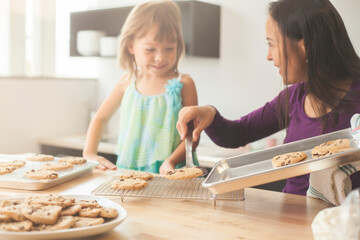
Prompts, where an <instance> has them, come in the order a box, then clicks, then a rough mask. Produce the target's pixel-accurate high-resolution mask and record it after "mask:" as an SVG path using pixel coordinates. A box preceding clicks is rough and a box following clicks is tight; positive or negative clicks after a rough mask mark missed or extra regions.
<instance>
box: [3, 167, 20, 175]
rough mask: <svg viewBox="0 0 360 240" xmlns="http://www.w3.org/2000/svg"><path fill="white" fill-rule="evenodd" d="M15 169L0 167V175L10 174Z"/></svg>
mask: <svg viewBox="0 0 360 240" xmlns="http://www.w3.org/2000/svg"><path fill="white" fill-rule="evenodd" d="M16 169H17V167H0V175H4V174H7V173H11V172H13V171H14V170H16Z"/></svg>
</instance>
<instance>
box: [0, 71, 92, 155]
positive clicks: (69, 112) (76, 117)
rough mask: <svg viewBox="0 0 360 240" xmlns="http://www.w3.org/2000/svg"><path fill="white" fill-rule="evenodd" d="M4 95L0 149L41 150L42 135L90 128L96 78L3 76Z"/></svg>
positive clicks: (1, 88)
mask: <svg viewBox="0 0 360 240" xmlns="http://www.w3.org/2000/svg"><path fill="white" fill-rule="evenodd" d="M0 99H1V101H0V116H1V117H0V153H8V154H10V153H24V152H39V150H40V149H39V146H38V144H37V139H39V138H44V137H56V136H72V135H77V134H84V133H85V132H86V129H87V126H88V124H89V116H90V110H91V109H92V108H93V107H94V104H95V99H96V81H95V80H89V79H37V78H27V79H24V78H1V79H0Z"/></svg>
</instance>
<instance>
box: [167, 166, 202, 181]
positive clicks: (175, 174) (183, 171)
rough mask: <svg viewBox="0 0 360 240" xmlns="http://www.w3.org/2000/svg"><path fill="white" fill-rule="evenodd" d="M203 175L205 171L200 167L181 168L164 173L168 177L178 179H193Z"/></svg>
mask: <svg viewBox="0 0 360 240" xmlns="http://www.w3.org/2000/svg"><path fill="white" fill-rule="evenodd" d="M202 175H203V171H202V170H201V169H200V168H196V167H192V168H180V169H174V170H170V171H167V172H166V173H165V175H164V177H165V178H167V179H172V180H178V179H192V178H196V177H200V176H202Z"/></svg>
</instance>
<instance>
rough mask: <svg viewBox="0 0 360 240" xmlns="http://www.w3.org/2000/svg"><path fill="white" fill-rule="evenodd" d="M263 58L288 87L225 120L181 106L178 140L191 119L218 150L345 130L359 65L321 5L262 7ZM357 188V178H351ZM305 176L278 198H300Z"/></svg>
mask: <svg viewBox="0 0 360 240" xmlns="http://www.w3.org/2000/svg"><path fill="white" fill-rule="evenodd" d="M266 38H267V41H268V45H269V49H268V54H267V59H268V60H269V61H273V62H274V65H275V66H276V67H277V68H279V73H280V75H281V76H282V78H283V82H284V84H285V85H286V86H287V87H286V88H285V89H284V90H283V91H282V92H280V94H279V95H278V96H277V97H276V98H275V99H273V100H272V101H270V102H268V103H266V104H265V105H264V106H263V107H261V108H259V109H257V110H255V111H253V112H251V113H250V114H248V115H246V116H244V117H242V118H241V119H239V120H235V121H230V120H227V119H225V118H224V117H222V116H221V115H220V113H219V112H218V111H217V110H216V108H215V107H213V106H194V107H185V108H183V109H182V110H181V111H180V113H179V120H178V123H177V129H178V131H179V133H180V136H181V138H182V139H184V137H185V135H186V131H187V126H186V124H187V123H188V122H189V121H191V120H194V123H195V129H194V131H193V139H194V141H196V140H197V139H198V137H199V136H200V133H201V131H202V130H205V131H206V133H207V134H208V135H209V137H210V138H211V139H212V140H213V141H214V142H215V143H216V144H218V145H220V146H223V147H231V148H235V147H239V146H244V145H246V144H247V143H249V142H253V141H256V140H258V139H261V138H264V137H267V136H269V135H271V134H273V133H276V132H278V131H280V130H282V129H286V137H285V139H284V143H289V142H293V141H298V140H301V139H305V138H309V137H313V136H317V135H320V134H325V133H329V132H333V131H337V130H341V129H344V128H349V127H350V118H351V116H352V115H353V114H354V113H357V112H360V104H359V103H360V59H359V56H358V55H357V54H356V52H355V50H354V48H353V46H352V44H351V42H350V39H349V37H348V34H347V31H346V29H345V26H344V23H343V21H342V19H341V17H340V15H339V13H338V12H337V10H336V9H335V8H334V6H333V5H332V4H331V2H330V1H328V0H280V1H276V2H272V3H270V5H269V17H268V20H267V22H266ZM351 180H352V187H353V189H354V188H356V187H358V186H360V174H359V172H357V173H355V174H353V175H352V176H351ZM308 186H309V174H307V175H303V176H298V177H294V178H290V179H287V182H286V186H285V188H284V189H283V192H286V193H294V194H299V195H305V194H306V191H307V189H308Z"/></svg>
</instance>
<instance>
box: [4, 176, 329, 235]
mask: <svg viewBox="0 0 360 240" xmlns="http://www.w3.org/2000/svg"><path fill="white" fill-rule="evenodd" d="M118 171H119V170H116V171H101V170H97V169H96V170H94V171H93V173H90V174H87V175H85V176H83V177H81V178H78V179H74V180H72V181H69V182H66V183H63V184H61V185H58V186H54V187H52V188H49V189H46V190H43V191H25V190H15V189H4V188H2V189H0V197H8V196H11V197H14V196H23V195H29V194H33V193H59V194H77V195H79V194H91V191H92V190H93V189H94V188H96V187H97V186H98V185H100V184H101V183H103V182H104V181H105V180H106V179H107V178H108V177H109V176H110V175H116V174H119V172H118ZM109 199H111V200H113V201H115V202H117V203H119V204H120V205H121V206H122V207H124V208H125V210H126V211H127V212H128V217H127V218H126V219H125V221H124V222H123V223H121V224H120V225H119V226H117V227H116V228H115V229H114V230H112V231H110V232H108V233H106V234H101V235H97V236H93V237H87V238H83V240H85V239H90V240H95V239H96V240H115V239H116V240H117V239H152V240H163V239H207V240H208V239H251V240H259V239H270V240H271V239H276V240H281V239H286V240H288V239H301V240H306V239H313V238H312V231H311V227H310V225H311V223H312V221H313V219H314V217H315V215H316V214H317V213H318V212H319V211H320V210H322V209H324V208H327V207H331V206H332V205H330V204H328V203H325V202H323V201H321V200H317V199H312V198H308V197H304V196H298V195H292V194H285V193H280V192H272V191H267V190H260V189H254V188H247V189H245V200H244V201H220V200H217V201H216V206H215V207H214V202H213V201H212V200H173V199H158V198H136V197H135V198H134V197H133V198H125V199H124V202H121V200H120V198H119V197H117V198H116V197H109Z"/></svg>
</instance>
